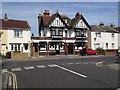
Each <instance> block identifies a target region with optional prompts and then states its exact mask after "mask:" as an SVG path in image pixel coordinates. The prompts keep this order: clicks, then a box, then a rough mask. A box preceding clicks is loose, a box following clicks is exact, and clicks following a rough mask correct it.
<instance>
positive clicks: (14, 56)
mask: <svg viewBox="0 0 120 90" xmlns="http://www.w3.org/2000/svg"><path fill="white" fill-rule="evenodd" d="M25 58H28V53H11V59H25Z"/></svg>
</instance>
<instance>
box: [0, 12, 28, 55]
mask: <svg viewBox="0 0 120 90" xmlns="http://www.w3.org/2000/svg"><path fill="white" fill-rule="evenodd" d="M0 23H2V27H0V31H1V32H3V34H2V35H1V50H0V51H1V54H2V55H6V53H7V52H8V51H10V52H11V51H20V52H24V53H27V52H28V41H30V26H29V24H28V22H27V21H24V20H12V19H8V17H7V14H5V17H4V19H0Z"/></svg>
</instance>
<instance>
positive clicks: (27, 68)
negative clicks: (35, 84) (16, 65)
mask: <svg viewBox="0 0 120 90" xmlns="http://www.w3.org/2000/svg"><path fill="white" fill-rule="evenodd" d="M24 69H25V70H32V69H34V67H33V66H29V67H24Z"/></svg>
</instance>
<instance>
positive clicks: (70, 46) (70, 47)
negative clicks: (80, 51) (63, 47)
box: [68, 43, 73, 54]
mask: <svg viewBox="0 0 120 90" xmlns="http://www.w3.org/2000/svg"><path fill="white" fill-rule="evenodd" d="M68 54H73V43H69V45H68Z"/></svg>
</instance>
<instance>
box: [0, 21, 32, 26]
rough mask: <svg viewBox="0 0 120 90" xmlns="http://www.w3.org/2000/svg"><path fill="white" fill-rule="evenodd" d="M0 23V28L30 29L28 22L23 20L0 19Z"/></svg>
mask: <svg viewBox="0 0 120 90" xmlns="http://www.w3.org/2000/svg"><path fill="white" fill-rule="evenodd" d="M0 23H2V25H1V26H0V27H1V28H30V26H29V24H28V22H27V21H24V20H11V19H8V20H4V19H0Z"/></svg>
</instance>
